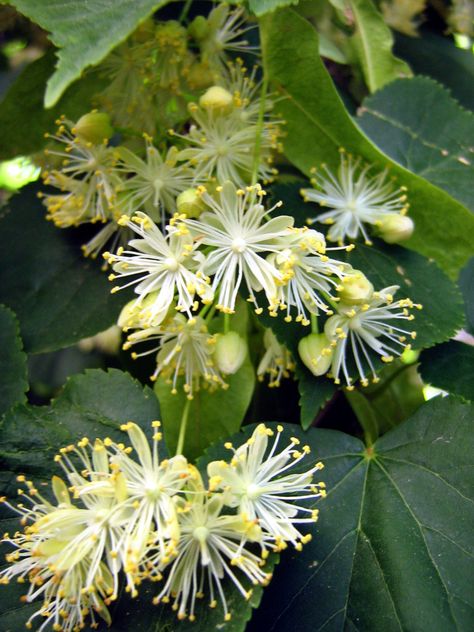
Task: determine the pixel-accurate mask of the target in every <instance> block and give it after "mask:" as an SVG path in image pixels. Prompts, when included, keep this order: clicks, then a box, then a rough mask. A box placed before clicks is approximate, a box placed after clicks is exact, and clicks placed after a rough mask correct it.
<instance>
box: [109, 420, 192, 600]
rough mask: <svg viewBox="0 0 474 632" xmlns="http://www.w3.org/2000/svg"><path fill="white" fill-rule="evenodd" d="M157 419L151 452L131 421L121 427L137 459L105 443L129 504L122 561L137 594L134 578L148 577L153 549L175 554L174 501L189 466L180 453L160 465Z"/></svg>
mask: <svg viewBox="0 0 474 632" xmlns="http://www.w3.org/2000/svg"><path fill="white" fill-rule="evenodd" d="M160 425H161V424H160V422H159V421H154V422H152V426H153V448H152V450H150V445H149V443H148V440H147V438H146V436H145V434H144V433H143V431H142V430H141V429H140V427H139V426H137V425H136V424H134V423H133V422H129V423H127V424H124V425H122V426H121V429H122V430H124V431H126V432H127V433H128V436H129V438H130V441H131V443H132V446H133V448H134V450H135V454H136V457H137V459H138V461H137V460H134V459H132V458H131V457H130V456H129V449H128V448H125V447H124V446H123V445H122V444H118V445H117V444H116V443H114V442H112V441H111V440H110V439H106V440H105V441H104V444H105V446H106V447H107V451H108V453H109V455H110V456H109V459H110V463H111V467H112V468H117V469H118V471H120V472H121V474H122V475H123V476H124V478H125V488H126V491H127V500H126V502H127V504H128V505H130V506H131V508H132V509H133V512H132V513H131V515H130V518H129V520H128V522H127V525H126V527H125V529H124V533H125V540H124V548H125V551H126V553H125V562H124V571H125V573H126V574H127V580H128V587H129V590H130V592H131V594H132V596H135V595H136V594H137V593H136V589H135V585H134V580H135V578H136V577H137V576H138V575H140V576H143V575H144V576H145V577H146V576H148V575H151V574H152V572H150V571H149V570H148V569H147V568H146V566H143V565H144V563H145V562H146V559H145V558H146V554H147V551H148V549H149V548H150V547H151V546H152V547H153V548H154V549H156V550H158V555H159V558H160V559H161V560H166V559H167V558H170V557H172V556H173V555H175V554H176V550H175V546H176V543H177V541H178V539H179V524H178V517H177V514H176V509H175V502H174V500H175V499H174V497H175V496H176V494H178V493H179V492H180V491H181V490H182V487H183V485H184V484H185V482H186V479H187V477H188V464H187V461H186V459H185V458H184V456H181V455H178V456H175V457H173V458H171V459H164V460H162V461H161V462H160V459H159V455H158V443H159V441H160V440H161V438H162V435H161V432H160V431H159V427H160Z"/></svg>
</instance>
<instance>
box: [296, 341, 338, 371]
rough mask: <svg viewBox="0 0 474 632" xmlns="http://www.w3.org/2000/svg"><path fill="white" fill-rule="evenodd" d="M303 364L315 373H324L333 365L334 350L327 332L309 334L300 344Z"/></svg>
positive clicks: (299, 348) (299, 351) (299, 350)
mask: <svg viewBox="0 0 474 632" xmlns="http://www.w3.org/2000/svg"><path fill="white" fill-rule="evenodd" d="M298 353H299V355H300V358H301V360H302V362H303V364H304V365H305V366H306V367H307V368H308V369H309V370H310V371H311V373H312V374H313V375H324V374H325V373H327V372H328V370H329V367H330V366H331V361H332V355H333V350H332V347H331V345H330V343H329V340H328V338H327V336H326V335H325V334H309V336H306V337H305V338H302V339H301V340H300V341H299V344H298Z"/></svg>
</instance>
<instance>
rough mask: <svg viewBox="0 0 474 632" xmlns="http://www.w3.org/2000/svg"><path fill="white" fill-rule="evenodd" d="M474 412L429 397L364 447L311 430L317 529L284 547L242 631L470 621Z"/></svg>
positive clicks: (448, 626) (365, 629)
mask: <svg viewBox="0 0 474 632" xmlns="http://www.w3.org/2000/svg"><path fill="white" fill-rule="evenodd" d="M473 422H474V410H473V407H472V406H469V405H465V404H463V403H461V402H459V401H458V400H456V399H455V398H445V399H443V398H436V399H434V400H431V401H430V402H428V403H427V404H425V405H424V406H423V407H422V408H420V409H419V410H418V412H417V413H416V414H415V415H414V416H413V417H412V418H410V419H409V420H408V421H406V422H405V423H403V424H402V425H400V426H398V427H397V428H395V429H394V430H392V431H390V432H389V433H387V434H386V435H384V436H383V437H382V438H381V439H379V440H378V441H377V442H376V443H375V445H374V446H373V448H372V449H371V450H366V449H365V448H364V445H363V444H362V443H361V442H360V441H359V440H358V439H355V438H353V437H350V436H348V435H345V434H343V433H340V432H337V431H331V430H321V429H319V430H318V429H312V430H310V431H308V433H307V434H306V435H304V440H305V441H306V442H307V443H309V445H310V446H311V447H312V452H313V454H314V456H315V458H316V459H318V460H319V459H321V460H322V461H323V462H324V463H325V465H326V467H325V469H324V470H323V472H322V474H321V478H323V479H324V480H325V482H326V485H327V490H328V495H327V498H326V499H324V500H323V501H321V502H319V503H318V506H319V509H320V518H319V522H318V523H317V525H316V533H315V534H314V535H313V540H312V541H311V542H309V543H308V544H307V545H306V546H305V547H304V548H303V551H302V552H301V553H296V554H292V555H290V554H288V555H282V558H281V562H280V566H279V568H278V572H277V573H275V576H274V579H273V581H272V582H271V584H270V586H269V587H268V588H267V590H266V593H265V594H264V598H263V600H262V604H261V607H260V608H259V610H258V611H257V612H256V614H255V616H254V618H253V620H252V624H251V625H250V626H249V628H248V630H247V632H255V631H257V630H266V631H268V632H277V631H278V632H279V631H280V630H291V629H292V628H293V627H294V626H295V622H297V624H298V632H315V631H316V630H321V631H322V630H324V631H328V632H329V631H331V632H332V631H341V632H342V631H343V630H347V631H349V630H354V631H355V630H358V631H359V632H372V631H373V630H383V631H384V632H392V631H393V632H400V631H401V630H413V631H419V632H424V631H425V630H430V632H460V631H462V630H466V631H467V630H470V629H472V627H473V625H474V599H473V594H472V590H471V586H472V585H473V582H474V565H473V564H472V558H473V556H474V545H473V541H472V526H471V525H472V522H473V520H474V504H473V499H472V497H473V483H474V481H473V476H472V450H473V449H474V435H473V433H472V424H473ZM294 432H295V433H297V432H298V430H297V429H295V431H294ZM297 436H298V435H297Z"/></svg>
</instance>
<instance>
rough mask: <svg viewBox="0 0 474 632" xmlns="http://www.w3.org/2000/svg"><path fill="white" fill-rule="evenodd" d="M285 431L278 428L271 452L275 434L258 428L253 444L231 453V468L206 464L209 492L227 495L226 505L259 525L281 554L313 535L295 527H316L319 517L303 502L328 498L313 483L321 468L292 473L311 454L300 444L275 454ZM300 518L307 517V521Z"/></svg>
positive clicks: (319, 485)
mask: <svg viewBox="0 0 474 632" xmlns="http://www.w3.org/2000/svg"><path fill="white" fill-rule="evenodd" d="M282 431H283V427H282V426H278V427H277V432H276V436H275V439H274V441H273V445H272V446H271V448H270V450H268V448H269V445H268V440H269V437H271V436H273V435H274V434H275V433H274V432H273V430H271V429H270V428H267V427H266V426H265V425H264V424H259V425H258V426H257V427H256V428H255V430H254V432H253V434H252V436H251V437H250V439H248V440H247V441H246V442H245V443H244V444H243V445H241V446H240V447H238V448H237V449H235V448H234V447H233V446H232V444H226V447H227V448H229V449H230V450H232V451H233V453H234V456H233V458H232V460H231V462H230V463H227V462H226V461H213V462H212V463H210V464H209V465H208V468H207V469H208V474H209V477H210V485H211V488H215V489H222V490H224V497H225V499H226V500H225V502H226V503H227V504H229V505H230V506H231V507H237V508H238V510H239V511H240V512H241V513H242V514H243V515H246V516H248V518H249V519H250V520H258V522H259V524H260V526H261V528H262V530H263V531H264V533H266V534H268V535H269V536H270V537H271V538H272V539H273V540H274V542H275V548H276V549H278V550H279V549H283V548H285V546H286V544H285V543H286V542H291V543H292V544H293V545H294V546H295V547H296V548H297V549H300V548H301V543H305V542H306V541H308V540H309V539H310V536H309V537H308V536H304V535H303V534H302V533H300V531H299V530H298V528H297V527H296V525H299V524H305V523H312V522H315V520H316V516H317V514H316V513H315V512H314V510H313V509H310V508H308V507H306V506H304V505H302V504H300V503H299V501H301V500H314V499H316V498H320V497H322V496H324V495H325V485H324V484H323V483H317V484H315V483H313V475H314V473H315V472H316V471H318V470H320V469H321V468H322V467H323V465H322V463H317V464H316V465H314V466H313V467H310V468H309V469H308V470H306V471H304V472H301V471H299V472H298V473H290V471H291V470H292V468H294V467H295V466H296V465H297V464H298V463H299V462H300V461H301V460H303V459H305V457H306V455H307V454H309V452H310V448H309V446H303V447H302V448H301V450H299V449H298V448H297V447H296V446H298V445H299V443H300V441H299V439H297V438H295V437H292V438H291V441H290V444H289V445H287V446H286V448H284V449H283V450H281V451H277V448H278V445H279V441H280V435H281V432H282ZM302 514H307V515H308V514H309V517H306V518H303V517H301V515H302Z"/></svg>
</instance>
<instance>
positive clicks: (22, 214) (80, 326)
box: [0, 185, 127, 353]
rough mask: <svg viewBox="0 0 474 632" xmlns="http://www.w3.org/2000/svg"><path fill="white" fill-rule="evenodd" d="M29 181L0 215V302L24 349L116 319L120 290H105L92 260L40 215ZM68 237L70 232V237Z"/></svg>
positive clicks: (58, 342) (62, 342)
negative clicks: (17, 324) (15, 321)
mask: <svg viewBox="0 0 474 632" xmlns="http://www.w3.org/2000/svg"><path fill="white" fill-rule="evenodd" d="M37 190H38V189H37V186H36V185H31V186H27V187H25V188H24V189H22V191H21V193H19V194H17V195H15V196H14V197H13V198H12V199H11V201H10V203H9V207H8V210H7V213H6V215H5V216H4V217H3V218H2V219H1V220H0V302H3V303H5V304H6V305H8V307H10V308H11V309H13V310H14V311H15V312H16V314H17V316H18V320H19V321H20V328H21V334H22V337H23V341H24V344H25V349H26V351H28V352H30V353H39V352H44V351H52V350H55V349H59V348H61V347H66V346H68V345H70V344H72V343H74V342H77V341H78V340H80V339H81V338H85V337H87V336H92V335H94V334H96V333H97V332H99V331H102V330H104V329H107V328H108V327H110V326H111V325H112V324H113V323H114V322H116V320H117V317H118V314H119V313H120V309H121V307H122V306H123V304H124V303H125V302H126V300H127V297H126V296H125V295H123V296H120V294H121V293H119V296H118V297H117V295H111V294H110V283H108V281H107V277H106V275H105V274H104V273H103V272H102V271H101V270H100V268H99V265H98V263H97V262H94V261H91V260H88V259H85V258H84V257H83V256H82V253H81V250H80V247H79V244H78V243H77V242H74V241H73V239H74V237H75V235H76V233H75V231H74V230H72V231H62V230H59V229H58V228H56V227H54V226H53V225H52V224H51V223H49V222H47V221H46V220H45V211H44V208H43V206H42V204H41V202H40V201H39V200H38V198H37V197H36V192H37ZM72 236H73V237H72Z"/></svg>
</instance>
